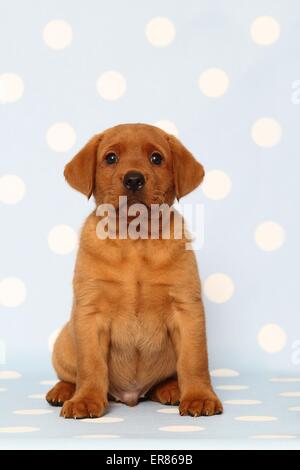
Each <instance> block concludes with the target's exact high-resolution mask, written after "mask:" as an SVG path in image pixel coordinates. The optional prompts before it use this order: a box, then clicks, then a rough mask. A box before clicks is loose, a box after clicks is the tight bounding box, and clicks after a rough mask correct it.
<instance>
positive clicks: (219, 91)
mask: <svg viewBox="0 0 300 470" xmlns="http://www.w3.org/2000/svg"><path fill="white" fill-rule="evenodd" d="M198 85H199V88H200V90H201V91H202V93H203V94H204V95H205V96H209V97H210V98H218V97H219V96H222V95H224V94H225V93H226V91H227V89H228V86H229V78H228V76H227V74H226V73H225V72H224V70H221V69H217V68H212V69H207V70H205V71H204V72H203V73H202V74H201V75H200V77H199V80H198Z"/></svg>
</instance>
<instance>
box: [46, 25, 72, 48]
mask: <svg viewBox="0 0 300 470" xmlns="http://www.w3.org/2000/svg"><path fill="white" fill-rule="evenodd" d="M72 36H73V34H72V28H71V26H70V24H69V23H67V22H66V21H64V20H52V21H49V23H47V24H46V26H45V28H44V31H43V38H44V41H45V43H46V44H47V46H48V47H51V49H57V50H58V49H64V48H65V47H67V46H69V45H70V44H71V42H72Z"/></svg>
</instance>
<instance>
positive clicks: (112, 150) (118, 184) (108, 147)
mask: <svg viewBox="0 0 300 470" xmlns="http://www.w3.org/2000/svg"><path fill="white" fill-rule="evenodd" d="M203 176H204V171H203V167H202V166H201V165H200V163H198V162H197V161H196V160H195V159H194V157H193V156H192V155H191V153H190V152H189V151H188V150H187V149H186V148H185V147H184V146H183V145H182V144H181V143H180V142H179V141H178V140H177V139H176V138H175V137H173V136H171V135H169V134H167V133H166V132H164V131H162V130H161V129H159V128H157V127H154V126H150V125H147V124H122V125H119V126H116V127H113V128H111V129H108V130H106V131H104V132H103V133H101V134H98V135H96V136H94V137H93V138H92V139H91V140H90V141H89V142H88V143H87V144H86V146H85V147H84V148H83V149H82V150H81V151H80V152H79V153H78V154H77V155H76V156H75V157H74V158H73V160H71V162H70V163H68V164H67V166H66V168H65V177H66V179H67V181H68V182H69V184H70V185H71V186H72V187H73V188H75V189H77V190H79V191H81V192H82V193H84V194H85V195H87V196H88V197H90V196H91V195H92V194H94V197H95V200H96V203H97V205H99V204H101V203H109V204H113V205H114V206H115V207H117V206H118V204H119V196H127V201H128V205H129V206H130V205H131V204H133V203H142V204H145V205H146V206H148V207H149V206H150V205H151V204H162V203H167V204H169V205H171V204H172V203H173V201H174V198H175V197H177V198H178V199H179V198H180V197H182V196H184V195H185V194H187V193H189V192H190V191H192V190H193V189H195V187H196V186H198V184H200V182H201V181H202V179H203Z"/></svg>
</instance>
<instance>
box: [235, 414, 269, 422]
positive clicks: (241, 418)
mask: <svg viewBox="0 0 300 470" xmlns="http://www.w3.org/2000/svg"><path fill="white" fill-rule="evenodd" d="M234 419H236V420H237V421H247V422H252V423H260V422H266V421H277V420H278V418H276V416H237V417H236V418H234Z"/></svg>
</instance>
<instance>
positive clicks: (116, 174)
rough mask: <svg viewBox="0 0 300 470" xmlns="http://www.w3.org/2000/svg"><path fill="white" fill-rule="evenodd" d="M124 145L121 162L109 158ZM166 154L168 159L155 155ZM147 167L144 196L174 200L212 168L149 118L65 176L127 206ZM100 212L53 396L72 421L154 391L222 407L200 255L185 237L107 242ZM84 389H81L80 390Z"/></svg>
mask: <svg viewBox="0 0 300 470" xmlns="http://www.w3.org/2000/svg"><path fill="white" fill-rule="evenodd" d="M112 150H113V151H114V152H115V153H116V154H117V155H118V156H119V161H118V163H117V164H114V165H108V164H107V162H106V161H105V159H104V157H105V155H106V154H107V153H108V152H110V151H112ZM153 151H159V152H160V153H161V154H162V155H163V157H164V161H163V164H162V165H160V166H156V165H153V164H151V162H150V161H149V155H151V153H152V152H153ZM133 170H135V171H140V172H142V173H143V175H144V176H145V180H146V184H145V187H144V188H143V189H142V190H141V191H139V192H138V201H139V202H142V203H143V204H145V205H147V206H150V204H151V203H159V204H160V203H162V202H165V203H167V204H168V205H172V204H173V202H174V199H175V197H177V198H180V197H182V196H184V195H185V194H188V193H189V192H190V191H192V190H193V189H195V188H196V187H197V186H198V185H199V184H200V182H201V180H202V179H203V176H204V171H203V168H202V166H201V165H200V164H199V163H198V162H197V161H196V160H195V159H194V158H193V156H192V155H191V153H190V152H189V151H188V150H187V149H186V148H185V147H184V146H183V145H182V144H181V143H180V142H179V141H178V140H177V139H176V138H175V137H173V136H170V135H169V134H167V133H165V132H164V131H162V130H160V129H158V128H156V127H153V126H149V125H144V124H127V125H125V124H124V125H120V126H116V127H114V128H111V129H108V130H107V131H105V132H103V133H102V134H99V135H97V136H95V137H93V138H92V139H91V140H90V141H89V142H88V144H87V145H86V146H85V147H84V148H83V149H82V150H81V151H80V152H79V153H78V154H77V155H76V156H75V157H74V158H73V160H72V161H71V162H70V163H68V165H67V166H66V169H65V177H66V179H67V181H68V182H69V184H70V185H71V186H72V187H73V188H75V189H77V190H79V191H81V192H82V193H83V194H85V195H86V196H88V197H90V196H91V195H92V194H93V195H94V198H95V201H96V204H97V205H99V204H100V203H102V202H106V203H111V204H114V205H115V206H117V202H118V196H119V195H128V198H129V204H131V203H134V202H136V201H137V199H136V198H137V196H136V195H130V194H129V193H130V192H129V191H128V190H126V189H125V188H124V186H123V184H122V180H123V177H124V174H125V173H126V172H128V171H133ZM98 221H99V217H97V216H96V215H95V212H93V213H92V214H91V215H90V216H89V217H88V218H87V220H86V222H85V224H84V227H83V230H82V233H81V239H80V246H79V250H78V256H77V261H76V268H75V274H74V282H73V288H74V302H73V309H72V315H71V319H70V321H69V322H68V323H67V324H66V325H65V327H64V328H63V330H62V331H61V333H60V335H59V337H58V339H57V341H56V343H55V346H54V350H53V365H54V368H55V370H56V372H57V375H58V377H59V379H60V381H61V382H59V383H58V384H57V385H56V386H55V387H54V388H53V389H52V390H50V391H49V392H48V394H47V400H48V402H49V403H51V404H55V405H59V404H63V408H62V411H61V415H62V416H64V417H66V418H83V417H87V416H92V417H94V416H95V417H97V416H101V415H103V413H105V411H106V409H107V406H108V397H114V398H115V399H117V400H120V401H123V402H124V403H127V404H128V405H135V404H136V403H137V402H138V399H139V398H140V397H142V396H146V397H148V398H149V399H151V400H155V401H159V402H161V403H164V404H175V403H178V402H179V411H180V414H182V415H187V414H190V415H192V416H200V415H213V414H217V413H221V412H222V404H221V403H220V401H219V399H218V397H217V396H216V394H215V393H214V391H213V389H212V386H211V382H210V376H209V372H208V360H207V348H206V336H205V319H204V309H203V303H202V300H201V291H200V281H199V276H198V269H197V264H196V260H195V256H194V254H193V252H192V251H189V250H186V249H185V242H186V240H185V239H181V240H178V239H174V238H171V239H170V240H165V239H159V240H153V239H147V240H143V239H137V240H132V239H130V238H128V239H125V240H122V239H118V238H117V239H109V238H107V239H106V240H100V239H99V238H98V237H97V235H96V225H97V223H98ZM75 385H76V389H75Z"/></svg>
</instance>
